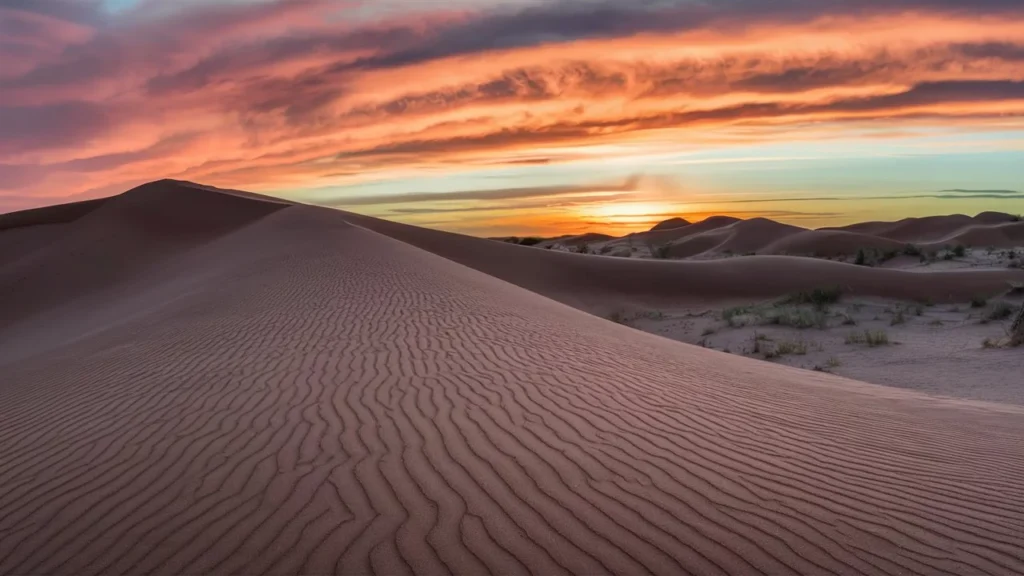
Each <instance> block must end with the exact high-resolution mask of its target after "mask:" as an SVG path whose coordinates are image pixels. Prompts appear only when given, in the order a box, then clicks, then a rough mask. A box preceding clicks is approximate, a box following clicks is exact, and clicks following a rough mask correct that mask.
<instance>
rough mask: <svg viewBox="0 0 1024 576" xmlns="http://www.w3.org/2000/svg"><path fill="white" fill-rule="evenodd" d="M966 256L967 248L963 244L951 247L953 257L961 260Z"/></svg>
mask: <svg viewBox="0 0 1024 576" xmlns="http://www.w3.org/2000/svg"><path fill="white" fill-rule="evenodd" d="M965 254H967V248H965V247H964V245H963V244H957V245H956V246H954V247H953V255H954V256H956V257H957V258H963V257H964V255H965Z"/></svg>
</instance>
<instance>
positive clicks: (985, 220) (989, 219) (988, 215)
mask: <svg viewBox="0 0 1024 576" xmlns="http://www.w3.org/2000/svg"><path fill="white" fill-rule="evenodd" d="M974 219H975V220H976V221H978V222H979V223H981V224H1006V223H1007V222H1018V221H1019V220H1020V217H1018V216H1014V215H1013V214H1007V213H1006V212H982V213H980V214H978V215H977V216H975V217H974Z"/></svg>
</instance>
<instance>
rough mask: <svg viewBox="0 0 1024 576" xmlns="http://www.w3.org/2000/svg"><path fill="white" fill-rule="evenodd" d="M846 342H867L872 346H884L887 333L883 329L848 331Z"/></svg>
mask: <svg viewBox="0 0 1024 576" xmlns="http://www.w3.org/2000/svg"><path fill="white" fill-rule="evenodd" d="M846 343H847V344H867V345H868V346H870V347H872V348H874V347H875V346H885V345H886V344H888V343H889V334H887V333H886V332H885V331H884V330H865V331H863V332H850V333H849V334H847V335H846Z"/></svg>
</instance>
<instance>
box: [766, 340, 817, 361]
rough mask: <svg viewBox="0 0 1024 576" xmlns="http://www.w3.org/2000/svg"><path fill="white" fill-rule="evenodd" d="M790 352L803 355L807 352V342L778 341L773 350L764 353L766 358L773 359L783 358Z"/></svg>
mask: <svg viewBox="0 0 1024 576" xmlns="http://www.w3.org/2000/svg"><path fill="white" fill-rule="evenodd" d="M790 354H796V355H799V356H803V355H805V354H807V343H806V342H804V341H803V340H797V341H790V340H783V341H781V342H777V343H776V344H775V346H773V347H772V349H771V350H769V351H767V352H765V353H764V357H765V359H768V360H771V359H774V358H781V357H783V356H788V355H790Z"/></svg>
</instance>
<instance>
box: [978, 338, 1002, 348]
mask: <svg viewBox="0 0 1024 576" xmlns="http://www.w3.org/2000/svg"><path fill="white" fill-rule="evenodd" d="M981 347H982V348H999V341H998V340H996V339H995V338H985V339H984V340H982V341H981Z"/></svg>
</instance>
